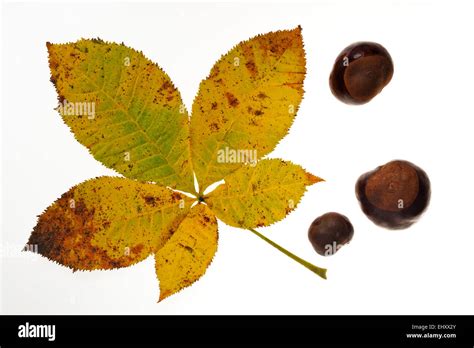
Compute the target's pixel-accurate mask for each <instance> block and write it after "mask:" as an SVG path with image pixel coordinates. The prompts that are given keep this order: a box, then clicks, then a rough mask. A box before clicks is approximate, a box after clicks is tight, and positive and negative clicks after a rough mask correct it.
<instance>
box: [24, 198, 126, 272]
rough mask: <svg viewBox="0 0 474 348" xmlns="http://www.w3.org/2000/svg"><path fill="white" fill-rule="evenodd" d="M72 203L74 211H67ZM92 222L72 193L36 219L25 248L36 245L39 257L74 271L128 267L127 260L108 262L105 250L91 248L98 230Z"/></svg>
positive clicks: (92, 215)
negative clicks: (72, 202)
mask: <svg viewBox="0 0 474 348" xmlns="http://www.w3.org/2000/svg"><path fill="white" fill-rule="evenodd" d="M71 199H74V202H75V209H72V208H71V207H70V200H71ZM93 219H94V209H89V208H88V207H87V206H86V205H85V203H84V202H83V201H82V200H80V199H77V198H74V190H73V189H72V190H71V191H69V192H66V193H65V194H63V195H62V196H61V198H59V199H58V200H57V201H56V202H55V203H53V204H52V205H51V206H50V207H49V208H48V209H47V210H46V211H45V212H44V213H43V214H42V215H41V216H40V217H39V219H38V223H37V225H36V226H35V227H34V228H33V232H32V233H31V236H30V238H29V240H28V245H37V246H38V253H39V254H41V255H43V256H45V257H47V258H48V259H50V260H54V261H56V262H59V263H60V264H62V265H65V266H67V267H69V268H71V269H73V270H74V271H76V270H94V269H112V268H117V267H125V266H128V265H130V260H129V259H127V258H125V257H121V258H118V259H111V258H110V257H109V256H108V254H107V253H106V251H105V250H102V249H100V248H97V247H95V246H93V245H92V239H93V237H94V235H95V234H96V232H97V229H98V228H101V227H97V226H94V220H93ZM104 225H106V223H104Z"/></svg>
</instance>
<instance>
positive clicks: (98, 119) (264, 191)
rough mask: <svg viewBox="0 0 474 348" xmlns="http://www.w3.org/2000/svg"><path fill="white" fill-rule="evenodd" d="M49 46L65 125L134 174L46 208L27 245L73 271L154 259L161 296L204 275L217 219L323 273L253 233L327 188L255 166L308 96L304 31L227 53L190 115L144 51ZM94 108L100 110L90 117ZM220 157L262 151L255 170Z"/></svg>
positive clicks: (306, 177) (86, 187)
mask: <svg viewBox="0 0 474 348" xmlns="http://www.w3.org/2000/svg"><path fill="white" fill-rule="evenodd" d="M47 46H48V52H49V65H50V69H51V80H52V82H53V83H54V85H55V87H56V90H57V92H58V96H59V101H60V106H59V110H60V112H61V116H62V118H63V120H64V122H65V123H66V124H67V125H68V126H69V127H70V129H71V130H72V132H73V133H74V136H75V137H76V139H77V140H78V141H79V142H80V143H82V144H83V145H85V146H86V147H87V148H88V149H89V151H90V152H91V154H92V155H93V156H94V157H95V158H96V159H98V160H99V161H100V162H102V163H103V164H105V165H106V166H108V167H110V168H112V169H115V170H116V171H117V172H119V173H121V174H123V175H124V176H125V177H126V178H117V177H101V178H96V179H92V180H88V181H85V182H83V183H81V184H79V185H77V186H75V187H73V188H71V189H70V190H69V191H68V192H66V193H65V194H63V195H62V196H61V197H60V198H59V199H58V200H57V201H56V202H54V203H53V204H52V205H51V206H50V207H49V208H47V209H46V211H45V212H44V213H43V214H41V216H40V217H39V220H38V223H37V225H36V227H35V228H34V229H33V232H32V234H31V236H30V239H29V241H28V243H29V244H36V245H37V246H38V252H39V253H40V254H42V255H44V256H46V257H47V258H49V259H51V260H54V261H56V262H58V263H60V264H62V265H65V266H67V267H70V268H72V269H73V270H96V269H112V268H117V267H127V266H130V265H132V264H135V263H137V262H139V261H141V260H143V259H145V258H146V257H147V256H149V255H150V254H154V256H155V266H156V275H157V277H158V279H159V282H160V298H159V300H160V301H161V300H163V299H165V298H167V297H168V296H170V295H172V294H175V293H176V292H178V291H180V290H181V289H183V288H184V287H186V286H189V285H191V284H192V283H193V282H195V281H196V280H198V279H199V278H200V277H201V276H202V275H203V274H204V273H205V271H206V269H207V267H208V265H209V264H210V262H211V261H212V259H213V257H214V254H215V252H216V250H217V240H218V231H217V219H216V216H217V217H219V218H220V219H221V220H222V221H224V222H225V223H227V224H229V225H231V226H236V227H240V228H246V229H248V230H250V231H252V232H253V233H254V234H255V235H257V236H259V237H260V238H262V239H263V240H265V241H266V242H268V243H269V244H271V245H272V246H274V247H275V248H277V249H278V250H280V251H282V252H283V253H285V254H286V255H288V256H290V257H291V258H293V259H294V260H296V261H297V262H299V263H300V264H302V265H303V266H305V267H307V268H308V269H310V270H311V271H313V272H314V273H316V274H319V275H320V276H321V277H323V278H324V277H325V276H326V270H325V269H321V268H318V267H316V266H314V265H312V264H310V263H308V262H307V261H305V260H302V259H300V258H298V257H297V256H296V255H294V254H292V253H290V252H289V251H287V250H286V249H284V248H282V247H280V246H279V245H277V244H276V243H274V242H272V241H271V240H269V239H268V238H266V237H265V236H263V235H261V234H260V233H259V232H257V231H255V230H254V229H253V228H255V227H259V226H268V225H270V224H272V223H274V222H277V221H279V220H281V219H283V218H284V217H285V216H286V215H287V214H288V213H289V212H291V211H292V210H293V209H294V208H295V207H296V205H297V204H298V202H299V201H300V199H301V197H302V196H303V194H304V192H305V190H306V187H307V186H309V185H312V184H314V183H316V182H318V181H321V180H322V179H320V178H318V177H316V176H314V175H312V174H310V173H308V172H306V171H305V170H303V168H301V167H300V166H298V165H295V164H292V163H291V162H288V161H283V160H278V159H271V160H268V159H266V160H261V161H258V160H259V159H261V158H262V157H263V156H265V155H266V154H268V153H269V152H270V151H272V150H273V148H274V147H275V146H276V144H277V143H278V142H279V141H280V140H281V138H282V137H284V136H285V135H286V134H287V132H288V129H289V127H290V126H291V124H292V122H293V119H294V117H295V115H296V111H297V109H298V106H299V103H300V101H301V99H302V96H303V80H304V77H305V73H306V69H305V53H304V49H303V42H302V37H301V28H300V27H297V28H295V29H293V30H283V31H277V32H272V33H268V34H265V35H258V36H256V37H254V38H251V39H249V40H247V41H243V42H241V43H239V44H238V45H237V46H235V47H234V48H233V49H232V50H231V51H229V52H228V53H227V54H226V55H224V56H222V58H221V59H220V60H219V61H218V62H217V63H216V64H215V65H214V67H213V68H212V70H211V73H210V75H209V77H208V78H207V79H205V80H203V81H202V83H201V85H200V87H199V93H198V95H197V97H196V99H195V100H194V104H193V108H192V109H193V115H192V118H191V121H189V119H188V115H187V113H186V110H185V108H184V106H183V105H182V101H181V97H180V95H179V92H178V91H177V90H176V88H175V87H174V86H173V84H172V82H171V80H170V79H169V77H168V76H167V75H166V74H165V73H164V72H163V70H161V69H160V68H159V67H158V66H157V65H156V64H154V63H153V62H151V61H149V60H148V59H147V58H145V57H144V56H143V54H142V53H141V52H138V51H135V50H133V49H131V48H128V47H126V46H124V45H123V44H121V45H119V44H115V43H106V42H103V41H101V40H99V39H96V40H84V39H83V40H79V41H77V42H75V43H68V44H59V45H56V44H50V43H48V44H47ZM89 105H92V106H93V111H94V112H93V113H92V115H91V114H89V113H84V112H79V111H84V110H83V109H84V108H86V107H89ZM77 106H79V107H80V108H79V109H78V108H77ZM71 110H72V112H71ZM87 111H90V109H87ZM220 151H231V152H232V151H237V152H238V153H240V152H241V151H243V152H244V153H247V154H248V153H254V154H255V155H254V156H253V157H252V158H246V159H247V160H254V161H255V163H252V165H244V163H242V161H239V160H237V161H234V160H229V158H224V160H223V161H222V158H219V152H220ZM244 159H245V158H244ZM194 174H196V176H197V179H198V182H199V188H200V190H199V191H200V192H199V193H198V192H195V190H194ZM221 179H224V181H225V184H223V185H221V186H220V187H218V188H217V189H216V190H215V191H213V192H212V193H211V194H209V195H208V196H204V195H203V190H204V188H206V187H207V186H208V185H210V184H212V183H214V182H215V181H219V180H221ZM174 189H178V190H182V191H187V192H190V193H191V194H193V195H194V196H195V198H194V199H193V198H188V197H187V196H185V195H183V194H181V193H180V192H178V191H175V190H174ZM196 203H198V204H196Z"/></svg>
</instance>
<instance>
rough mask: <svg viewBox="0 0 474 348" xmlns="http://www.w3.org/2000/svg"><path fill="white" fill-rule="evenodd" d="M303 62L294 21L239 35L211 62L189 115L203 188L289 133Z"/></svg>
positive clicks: (195, 161) (298, 99)
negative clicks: (292, 25)
mask: <svg viewBox="0 0 474 348" xmlns="http://www.w3.org/2000/svg"><path fill="white" fill-rule="evenodd" d="M305 64H306V61H305V53H304V49H303V41H302V37H301V28H300V27H297V28H295V29H293V30H282V31H276V32H271V33H268V34H265V35H258V36H256V37H254V38H252V39H250V40H247V41H243V42H241V43H239V44H238V45H237V46H235V47H234V48H233V49H232V50H230V51H229V52H228V53H227V54H226V55H224V56H222V58H221V59H220V60H219V61H218V62H217V63H216V64H215V65H214V67H213V68H212V70H211V72H210V75H209V77H208V78H207V79H205V80H203V81H202V82H201V85H200V86H199V93H198V95H197V97H196V99H195V100H194V104H193V108H192V117H191V156H192V160H193V166H194V170H195V173H196V176H197V178H198V181H199V184H200V190H201V191H202V190H203V189H205V188H206V187H207V186H208V185H210V184H212V183H214V182H216V181H219V180H221V179H223V178H224V177H225V176H226V175H228V174H230V173H232V172H233V171H235V170H236V169H238V168H240V167H241V166H242V162H243V161H244V160H245V157H254V155H255V157H256V158H261V157H263V156H265V155H266V154H268V153H269V152H271V151H272V150H273V149H274V148H275V146H276V144H277V143H278V142H279V141H280V140H281V138H283V137H284V136H285V135H286V134H287V132H288V129H289V128H290V126H291V124H292V122H293V119H294V118H295V116H296V111H297V110H298V106H299V104H300V102H301V99H302V97H303V80H304V78H305V73H306V68H305ZM223 154H224V157H223V156H222V155H223ZM225 154H230V155H225ZM233 155H235V156H233ZM237 157H238V158H237ZM242 157H243V158H244V159H242ZM234 158H235V159H234ZM223 159H224V160H223ZM249 159H251V160H253V158H249Z"/></svg>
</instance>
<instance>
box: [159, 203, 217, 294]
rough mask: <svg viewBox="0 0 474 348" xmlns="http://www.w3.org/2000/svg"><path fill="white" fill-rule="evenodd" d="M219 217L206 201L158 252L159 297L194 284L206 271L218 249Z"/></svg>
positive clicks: (188, 217) (191, 213)
mask: <svg viewBox="0 0 474 348" xmlns="http://www.w3.org/2000/svg"><path fill="white" fill-rule="evenodd" d="M217 238H218V236H217V221H216V218H215V216H214V214H212V212H211V211H210V210H209V208H207V207H206V206H205V205H204V204H198V205H196V206H195V207H193V208H191V211H190V213H189V214H188V216H187V217H186V218H185V219H184V220H183V221H182V222H181V224H180V225H179V228H178V229H177V230H176V232H175V233H174V234H173V236H172V237H171V238H170V239H169V240H168V242H167V243H166V244H165V246H164V247H163V248H161V249H160V250H158V252H157V253H156V254H155V260H156V261H155V264H156V274H157V276H158V279H159V280H160V301H161V300H163V299H165V298H166V297H168V296H170V295H172V294H174V293H176V292H178V291H179V290H181V289H183V288H184V287H186V286H189V285H191V284H192V283H194V282H195V281H196V280H198V279H199V278H201V276H202V275H203V274H204V272H206V269H207V267H208V266H209V264H210V263H211V261H212V258H213V257H214V254H215V252H216V250H217Z"/></svg>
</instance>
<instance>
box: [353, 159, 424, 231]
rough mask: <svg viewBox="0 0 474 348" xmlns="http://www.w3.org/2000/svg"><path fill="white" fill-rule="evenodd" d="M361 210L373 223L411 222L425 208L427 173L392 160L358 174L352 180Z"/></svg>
mask: <svg viewBox="0 0 474 348" xmlns="http://www.w3.org/2000/svg"><path fill="white" fill-rule="evenodd" d="M356 196H357V199H358V200H359V203H360V206H361V208H362V211H363V212H364V213H365V214H366V215H367V217H368V218H369V219H370V220H372V221H373V222H374V223H375V224H376V225H379V226H383V227H386V228H390V229H402V228H407V227H409V226H411V225H412V224H413V223H415V222H416V221H417V220H418V218H419V217H420V215H421V214H422V213H423V212H424V211H425V209H426V208H427V207H428V204H429V201H430V196H431V185H430V180H429V178H428V175H427V174H426V173H425V172H424V171H423V170H422V169H421V168H420V167H418V166H416V165H414V164H413V163H410V162H408V161H402V160H395V161H391V162H388V163H387V164H384V165H382V166H379V167H377V168H376V169H375V170H372V171H370V172H368V173H365V174H362V175H361V176H360V177H359V180H357V183H356Z"/></svg>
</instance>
